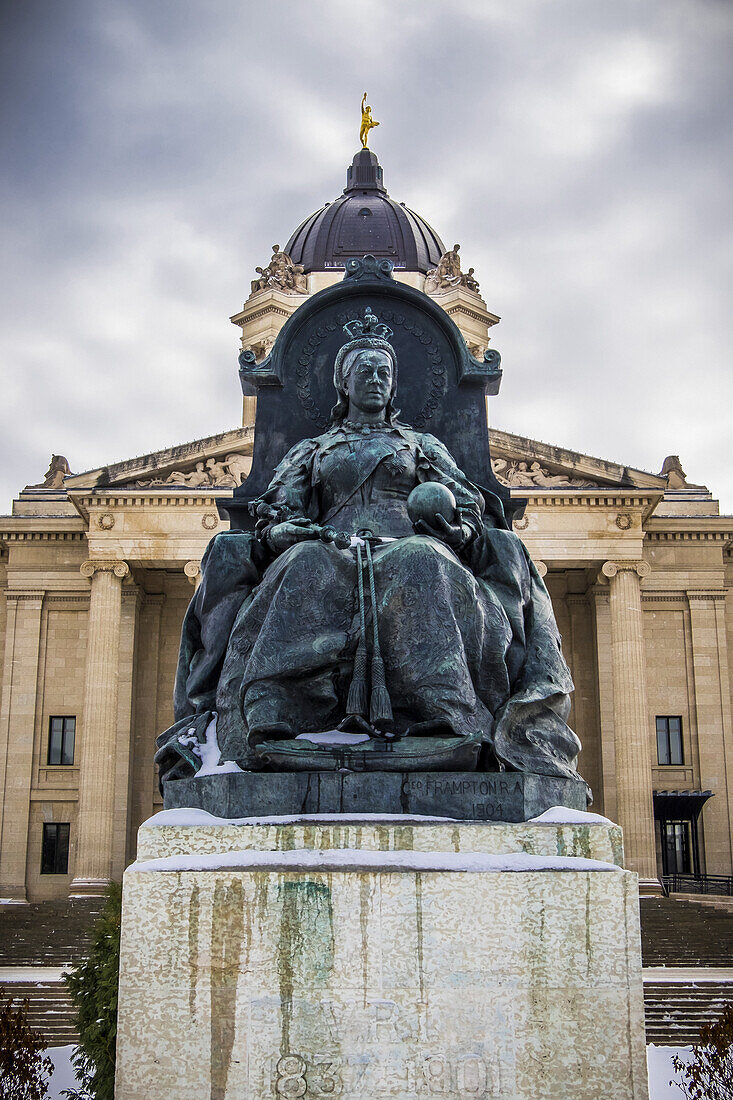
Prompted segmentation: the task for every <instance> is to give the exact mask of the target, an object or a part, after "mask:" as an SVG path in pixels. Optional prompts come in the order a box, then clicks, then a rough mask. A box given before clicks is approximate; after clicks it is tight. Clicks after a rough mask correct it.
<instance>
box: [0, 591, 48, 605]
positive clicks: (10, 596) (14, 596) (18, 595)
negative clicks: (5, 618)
mask: <svg viewBox="0 0 733 1100" xmlns="http://www.w3.org/2000/svg"><path fill="white" fill-rule="evenodd" d="M45 595H46V593H45V592H44V591H43V590H42V589H38V588H6V589H5V599H6V600H15V601H16V602H18V601H31V602H33V603H37V604H38V605H39V606H40V605H41V604H42V603H43V598H44V596H45Z"/></svg>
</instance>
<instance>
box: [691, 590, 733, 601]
mask: <svg viewBox="0 0 733 1100" xmlns="http://www.w3.org/2000/svg"><path fill="white" fill-rule="evenodd" d="M685 595H686V596H687V599H688V600H689V601H690V603H695V602H697V601H701V600H703V601H707V600H724V599H725V597H726V595H727V592H726V589H724V588H707V589H700V588H695V589H689V590H688V591H687V592H686V593H685Z"/></svg>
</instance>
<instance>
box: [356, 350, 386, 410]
mask: <svg viewBox="0 0 733 1100" xmlns="http://www.w3.org/2000/svg"><path fill="white" fill-rule="evenodd" d="M392 380H393V371H392V359H391V357H390V356H389V355H388V354H387V352H386V351H379V350H378V349H377V348H374V349H370V348H366V349H365V350H364V351H361V352H359V354H358V355H357V356H356V358H355V359H354V362H353V363H352V365H351V370H350V371H349V373H348V375H347V377H346V395H347V397H348V399H349V406H350V407H354V408H357V409H361V411H362V412H370V413H374V412H379V410H380V409H385V408H386V407H387V403H388V401H389V395H390V393H391V392H392Z"/></svg>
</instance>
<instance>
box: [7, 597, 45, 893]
mask: <svg viewBox="0 0 733 1100" xmlns="http://www.w3.org/2000/svg"><path fill="white" fill-rule="evenodd" d="M43 596H44V594H43V592H40V591H38V592H14V591H9V592H7V593H6V598H7V605H8V611H7V622H6V629H5V667H4V670H3V689H2V704H1V705H0V768H1V769H2V770H1V771H0V775H2V776H4V777H5V779H6V783H5V789H4V792H2V793H0V897H3V898H10V899H11V900H13V901H21V902H22V901H25V900H26V862H27V858H28V827H29V816H30V794H31V784H32V780H33V748H34V741H35V732H36V694H37V685H38V664H39V656H40V648H41V625H42V609H43ZM3 794H4V798H3Z"/></svg>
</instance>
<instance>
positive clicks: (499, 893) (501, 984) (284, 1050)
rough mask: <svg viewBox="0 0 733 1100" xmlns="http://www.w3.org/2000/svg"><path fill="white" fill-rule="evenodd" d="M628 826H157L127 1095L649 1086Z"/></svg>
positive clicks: (147, 865) (539, 1097) (127, 945)
mask: <svg viewBox="0 0 733 1100" xmlns="http://www.w3.org/2000/svg"><path fill="white" fill-rule="evenodd" d="M620 858H621V842H620V832H619V830H618V829H617V828H616V827H614V826H608V825H604V824H593V825H537V824H536V825H494V824H460V825H456V824H451V823H447V824H441V823H439V822H434V823H428V822H420V821H416V820H409V819H403V820H402V821H393V822H390V821H385V820H380V821H377V822H375V821H368V820H366V819H364V820H361V821H354V820H346V819H344V818H343V817H342V818H340V819H339V818H334V819H329V820H323V819H321V820H318V821H315V820H304V821H302V822H299V823H294V824H278V823H271V824H269V823H259V824H250V825H221V826H216V825H209V826H204V827H198V826H196V827H193V826H191V827H166V826H163V827H156V826H152V827H151V826H147V827H146V826H143V828H142V829H141V831H140V838H139V860H138V863H137V864H134V865H133V866H132V867H131V868H129V869H128V870H127V872H126V873H125V886H124V903H123V930H122V959H121V971H120V1001H119V1030H118V1040H117V1089H116V1093H115V1095H116V1100H143V1098H145V1100H148V1098H149V1097H150V1096H155V1097H156V1100H167V1098H170V1100H173V1098H175V1100H200V1098H201V1097H203V1096H206V1097H212V1098H214V1100H234V1098H235V1097H236V1098H237V1100H250V1098H251V1100H259V1098H261V1097H273V1096H283V1097H288V1096H292V1097H301V1096H303V1097H306V1098H307V1097H344V1098H347V1097H348V1098H360V1100H361V1098H363V1100H375V1098H378V1097H394V1098H404V1100H407V1098H408V1097H409V1098H412V1097H426V1098H427V1097H443V1098H458V1097H460V1098H465V1097H496V1098H501V1100H510V1098H511V1100H525V1098H526V1100H529V1098H533V1100H554V1098H557V1100H576V1098H577V1100H580V1098H583V1100H598V1098H599V1097H602V1096H613V1097H614V1100H622V1098H629V1100H632V1098H634V1100H640V1098H642V1097H646V1096H647V1091H646V1069H645V1060H644V1019H643V998H642V986H641V958H640V943H639V917H638V888H637V879H636V875H635V874H633V873H631V872H627V871H623V870H620V869H619V868H618V867H615V866H614V863H613V862H612V861H613V860H614V859H616V860H618V859H620Z"/></svg>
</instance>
